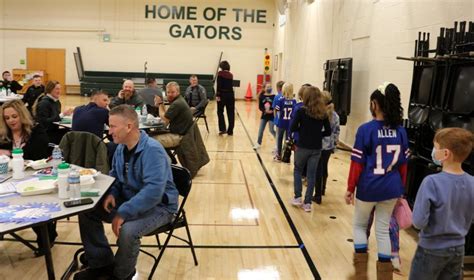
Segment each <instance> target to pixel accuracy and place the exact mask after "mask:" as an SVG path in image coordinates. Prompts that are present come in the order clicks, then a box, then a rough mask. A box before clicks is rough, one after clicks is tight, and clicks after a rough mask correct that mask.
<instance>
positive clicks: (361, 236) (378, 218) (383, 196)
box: [345, 83, 409, 279]
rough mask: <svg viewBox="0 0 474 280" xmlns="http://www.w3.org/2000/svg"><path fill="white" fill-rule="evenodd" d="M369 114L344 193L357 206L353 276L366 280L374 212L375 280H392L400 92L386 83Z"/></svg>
mask: <svg viewBox="0 0 474 280" xmlns="http://www.w3.org/2000/svg"><path fill="white" fill-rule="evenodd" d="M370 112H371V113H372V116H373V120H371V121H369V122H367V123H365V124H363V125H361V126H360V127H359V128H358V130H357V134H356V140H355V144H354V148H353V149H352V157H351V167H350V171H349V178H348V187H347V192H346V194H345V201H346V203H347V204H354V203H355V211H354V221H353V223H354V224H353V227H354V249H355V253H354V265H355V271H356V275H355V277H356V278H357V279H366V277H367V233H366V231H367V227H368V223H367V221H368V220H369V217H370V214H371V212H372V209H373V208H374V207H375V235H376V239H377V250H378V261H377V279H392V277H393V274H392V270H393V268H392V263H391V244H390V237H389V223H390V217H391V216H392V212H393V208H394V206H395V203H396V201H397V199H398V198H400V197H401V196H402V195H403V193H404V185H405V182H406V170H407V158H408V154H409V150H408V138H407V133H406V131H405V129H404V128H403V127H402V126H401V124H402V116H403V108H402V106H401V102H400V91H399V90H398V88H397V87H396V86H395V85H394V84H391V83H384V84H383V85H382V86H380V87H379V89H377V90H375V91H374V92H373V93H372V95H371V96H370ZM356 188H357V193H356V195H355V197H354V192H355V191H356Z"/></svg>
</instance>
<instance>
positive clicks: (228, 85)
mask: <svg viewBox="0 0 474 280" xmlns="http://www.w3.org/2000/svg"><path fill="white" fill-rule="evenodd" d="M219 67H220V68H221V71H219V72H218V73H217V90H216V101H217V117H218V119H219V135H222V134H225V133H226V132H227V135H233V134H234V114H235V112H234V108H235V94H234V88H233V85H232V84H233V81H234V76H233V75H232V73H231V72H230V64H229V62H227V61H225V60H224V61H222V62H221V63H220V64H219ZM224 108H225V110H226V111H227V120H228V122H229V126H228V127H227V131H226V124H225V119H224Z"/></svg>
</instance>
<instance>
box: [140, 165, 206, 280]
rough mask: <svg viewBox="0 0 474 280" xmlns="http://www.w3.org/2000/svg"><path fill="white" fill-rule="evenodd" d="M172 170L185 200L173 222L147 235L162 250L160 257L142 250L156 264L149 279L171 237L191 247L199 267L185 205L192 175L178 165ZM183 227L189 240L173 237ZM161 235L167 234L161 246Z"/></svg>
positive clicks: (150, 277)
mask: <svg viewBox="0 0 474 280" xmlns="http://www.w3.org/2000/svg"><path fill="white" fill-rule="evenodd" d="M171 170H172V171H173V180H174V183H175V185H176V188H177V189H178V192H179V195H180V196H182V197H183V200H182V201H181V204H180V206H179V209H178V212H177V213H176V215H175V218H174V219H173V221H171V222H170V223H169V224H166V225H163V226H161V227H159V228H157V229H155V230H154V231H152V232H151V233H149V234H147V235H146V236H153V235H154V236H155V237H156V241H157V242H158V248H159V249H160V253H159V255H158V257H155V256H154V255H153V254H151V253H149V252H147V251H145V250H143V249H140V251H141V252H143V253H145V254H147V255H148V256H150V257H152V258H153V259H154V260H155V263H154V264H153V268H152V269H151V272H150V275H149V276H148V279H152V278H153V274H154V273H155V270H156V268H157V267H158V263H159V262H160V260H161V258H162V257H163V254H164V253H165V249H166V247H167V246H168V243H169V241H170V239H171V237H174V238H176V239H179V240H181V241H183V242H185V243H186V244H188V245H189V247H190V248H191V253H192V254H193V258H194V265H198V261H197V258H196V253H195V252H194V245H193V241H192V239H191V233H190V232H189V227H188V220H187V219H186V212H185V211H184V205H185V204H186V200H187V198H188V194H189V192H190V191H191V185H192V180H191V173H189V171H188V170H187V169H186V168H184V167H181V166H177V165H171ZM182 227H184V228H185V229H186V233H187V235H188V240H186V239H184V238H181V237H178V236H176V235H173V232H174V230H175V229H178V228H182ZM160 233H166V234H167V236H166V240H165V243H163V245H161V243H160V238H159V236H158V235H159V234H160Z"/></svg>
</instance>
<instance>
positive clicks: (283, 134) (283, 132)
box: [277, 127, 288, 156]
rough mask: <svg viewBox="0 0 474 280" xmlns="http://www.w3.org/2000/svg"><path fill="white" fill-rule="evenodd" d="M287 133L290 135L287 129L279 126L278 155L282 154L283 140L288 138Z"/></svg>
mask: <svg viewBox="0 0 474 280" xmlns="http://www.w3.org/2000/svg"><path fill="white" fill-rule="evenodd" d="M286 135H288V133H287V132H286V129H284V128H281V127H277V155H279V156H281V150H282V147H283V140H284V139H286V138H287V137H286Z"/></svg>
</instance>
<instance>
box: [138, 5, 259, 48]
mask: <svg viewBox="0 0 474 280" xmlns="http://www.w3.org/2000/svg"><path fill="white" fill-rule="evenodd" d="M144 10H145V19H146V20H167V21H169V20H173V23H172V24H170V26H169V28H168V31H169V36H170V37H172V38H186V39H201V38H205V39H211V40H212V39H213V40H232V41H239V40H241V39H242V37H243V36H245V32H244V30H242V27H241V26H237V25H229V24H228V23H229V22H233V23H235V24H241V23H246V24H256V25H261V24H266V23H267V10H265V9H246V8H225V7H196V6H174V5H164V4H162V5H148V4H147V5H145V7H144ZM180 21H183V22H184V21H196V22H207V23H208V24H187V23H180ZM224 21H225V22H226V24H221V23H222V22H224Z"/></svg>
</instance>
